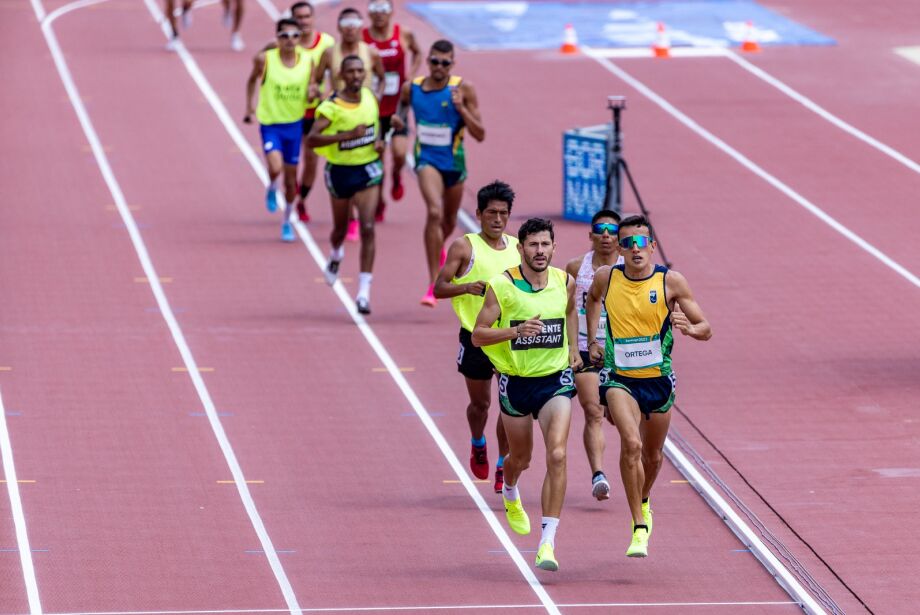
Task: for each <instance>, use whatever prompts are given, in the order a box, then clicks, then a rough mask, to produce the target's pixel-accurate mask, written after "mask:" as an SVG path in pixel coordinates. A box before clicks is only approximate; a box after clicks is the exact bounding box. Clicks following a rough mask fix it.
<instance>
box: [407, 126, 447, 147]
mask: <svg viewBox="0 0 920 615" xmlns="http://www.w3.org/2000/svg"><path fill="white" fill-rule="evenodd" d="M415 134H416V135H417V136H418V142H419V143H421V144H422V145H431V146H432V147H450V143H451V131H450V126H429V125H427V124H419V125H417V126H416V127H415Z"/></svg>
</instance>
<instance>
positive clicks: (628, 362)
mask: <svg viewBox="0 0 920 615" xmlns="http://www.w3.org/2000/svg"><path fill="white" fill-rule="evenodd" d="M613 354H614V365H615V366H616V368H617V369H619V370H630V369H642V368H644V367H657V366H659V365H661V364H662V363H664V359H663V357H662V356H661V338H660V337H658V336H657V335H655V336H653V337H627V338H622V339H619V338H618V339H615V340H614V341H613Z"/></svg>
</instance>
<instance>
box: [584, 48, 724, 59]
mask: <svg viewBox="0 0 920 615" xmlns="http://www.w3.org/2000/svg"><path fill="white" fill-rule="evenodd" d="M591 52H592V53H593V54H594V55H595V56H599V57H603V58H619V59H632V58H654V57H655V51H654V50H653V49H652V48H651V47H604V48H601V47H592V48H591ZM669 53H670V54H671V57H672V58H721V57H722V56H724V55H725V49H724V48H723V47H672V48H671V50H670V52H669Z"/></svg>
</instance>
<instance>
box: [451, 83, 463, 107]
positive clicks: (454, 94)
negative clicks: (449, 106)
mask: <svg viewBox="0 0 920 615" xmlns="http://www.w3.org/2000/svg"><path fill="white" fill-rule="evenodd" d="M450 102H452V103H454V106H455V107H457V108H458V109H460V108H461V107H463V104H464V101H463V92H461V91H460V88H457V87H454V88H451V89H450Z"/></svg>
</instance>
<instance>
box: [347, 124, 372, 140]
mask: <svg viewBox="0 0 920 615" xmlns="http://www.w3.org/2000/svg"><path fill="white" fill-rule="evenodd" d="M366 132H367V126H365V125H364V124H358V125H357V126H355V127H354V128H352V129H351V130H349V131H348V132H346V133H345V134H346V135H348V138H349V139H357V138H359V137H363V136H364V133H366Z"/></svg>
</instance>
